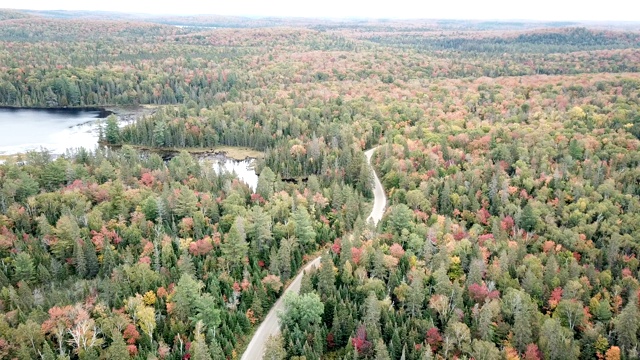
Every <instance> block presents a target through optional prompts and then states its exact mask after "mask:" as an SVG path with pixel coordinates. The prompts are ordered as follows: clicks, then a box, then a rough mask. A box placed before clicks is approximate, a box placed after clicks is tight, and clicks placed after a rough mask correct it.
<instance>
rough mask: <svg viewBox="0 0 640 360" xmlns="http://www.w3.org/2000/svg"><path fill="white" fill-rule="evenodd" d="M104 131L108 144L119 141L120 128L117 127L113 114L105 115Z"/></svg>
mask: <svg viewBox="0 0 640 360" xmlns="http://www.w3.org/2000/svg"><path fill="white" fill-rule="evenodd" d="M104 132H105V138H106V140H107V142H108V143H109V144H117V143H119V142H120V128H118V118H117V117H116V116H115V115H109V117H107V125H106V127H105V130H104Z"/></svg>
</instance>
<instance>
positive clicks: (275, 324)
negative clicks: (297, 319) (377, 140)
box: [241, 148, 387, 360]
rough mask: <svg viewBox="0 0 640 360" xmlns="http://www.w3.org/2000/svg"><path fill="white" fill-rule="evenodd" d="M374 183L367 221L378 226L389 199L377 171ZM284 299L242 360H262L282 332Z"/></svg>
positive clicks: (296, 289) (296, 283) (295, 287)
mask: <svg viewBox="0 0 640 360" xmlns="http://www.w3.org/2000/svg"><path fill="white" fill-rule="evenodd" d="M375 150H376V148H373V149H370V150H367V151H366V152H365V153H364V154H365V155H366V156H367V161H368V162H369V165H371V156H372V155H373V152H374V151H375ZM373 181H374V189H373V195H374V197H375V198H374V202H373V209H372V210H371V214H370V215H369V217H368V218H367V221H373V223H374V224H375V225H377V224H378V222H379V221H380V219H382V215H383V214H384V208H385V206H386V204H387V197H386V196H385V194H384V189H383V188H382V184H381V183H380V180H379V179H378V176H377V175H376V172H375V170H374V171H373ZM318 264H320V257H317V258H316V259H314V260H313V261H312V262H310V263H309V264H307V266H305V267H304V269H302V270H301V271H300V273H298V276H296V278H295V279H294V280H293V282H291V284H290V285H289V287H288V288H287V289H286V290H285V291H284V293H287V292H291V291H293V292H295V293H298V292H299V291H300V283H301V282H302V276H303V275H304V272H305V271H307V270H309V269H311V268H312V267H314V268H315V267H317V266H318ZM284 293H283V294H282V295H284ZM283 299H284V296H280V298H279V299H278V301H276V303H275V304H274V305H273V307H272V308H271V310H269V313H268V314H267V316H266V317H265V318H264V321H263V322H262V324H260V327H258V330H256V332H255V333H254V334H253V338H251V342H250V343H249V345H248V346H247V349H246V350H245V351H244V354H242V358H241V360H257V359H262V357H263V355H264V351H265V348H266V344H267V339H269V336H272V335H274V336H275V335H277V334H278V333H279V332H280V321H279V319H278V313H279V312H281V311H283V310H284V300H283Z"/></svg>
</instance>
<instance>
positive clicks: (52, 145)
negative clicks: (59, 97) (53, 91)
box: [0, 109, 106, 155]
mask: <svg viewBox="0 0 640 360" xmlns="http://www.w3.org/2000/svg"><path fill="white" fill-rule="evenodd" d="M101 115H102V116H105V115H106V114H104V112H100V111H90V110H35V109H0V155H8V154H16V153H21V152H26V151H28V150H39V149H40V148H41V147H42V148H45V149H48V150H49V151H51V152H52V153H53V154H63V153H64V152H65V150H67V149H70V148H79V147H84V148H87V149H93V148H94V147H95V146H96V143H97V141H98V122H97V120H98V119H99V118H100V116H101Z"/></svg>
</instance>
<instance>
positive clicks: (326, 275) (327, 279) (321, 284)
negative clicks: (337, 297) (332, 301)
mask: <svg viewBox="0 0 640 360" xmlns="http://www.w3.org/2000/svg"><path fill="white" fill-rule="evenodd" d="M321 264H322V265H321V267H320V271H319V272H318V293H319V294H322V297H323V298H327V297H329V296H331V295H332V294H333V293H334V292H335V291H336V285H335V283H336V277H335V274H334V272H333V270H334V265H333V259H331V256H329V255H327V256H323V257H322V259H321Z"/></svg>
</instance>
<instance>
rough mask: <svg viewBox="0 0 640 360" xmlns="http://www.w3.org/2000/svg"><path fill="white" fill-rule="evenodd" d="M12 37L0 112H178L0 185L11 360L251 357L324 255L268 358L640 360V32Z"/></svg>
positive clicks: (82, 28)
mask: <svg viewBox="0 0 640 360" xmlns="http://www.w3.org/2000/svg"><path fill="white" fill-rule="evenodd" d="M3 16H4V18H5V19H8V20H2V22H1V23H0V24H1V25H2V26H0V50H1V51H0V64H1V65H0V67H1V68H2V71H1V72H0V104H2V105H5V106H43V107H60V106H89V105H91V106H100V105H114V104H115V105H138V104H150V105H155V106H156V109H157V110H156V111H155V112H154V113H153V114H151V115H146V116H144V117H142V118H140V119H137V120H136V121H135V122H133V123H131V124H129V125H127V126H123V127H120V126H119V124H118V123H117V120H116V118H114V117H112V118H110V119H109V120H107V121H106V122H105V123H104V124H103V125H101V126H102V130H101V131H102V140H103V142H102V143H103V144H114V145H118V147H121V149H119V150H110V149H108V148H98V149H97V150H95V151H88V150H85V149H75V150H72V151H69V152H68V153H67V154H65V155H64V156H60V157H58V158H55V159H53V158H52V157H51V156H50V155H49V154H47V153H46V152H44V153H43V152H33V153H29V154H26V155H23V156H22V157H21V158H20V159H19V160H24V162H15V161H11V160H9V161H7V162H6V163H4V164H1V165H0V357H2V358H18V359H32V358H42V359H46V360H51V359H123V358H135V359H187V358H191V359H194V360H195V359H198V360H200V359H204V360H208V359H215V360H217V359H236V358H239V357H240V356H241V352H242V350H243V348H244V346H245V345H246V344H247V343H248V340H249V336H250V334H251V332H252V330H253V329H254V328H255V327H256V326H257V325H258V324H259V322H260V321H261V319H262V318H263V317H264V315H265V314H266V312H267V311H268V310H269V308H270V306H271V305H272V304H273V303H274V302H275V301H276V299H277V298H278V297H279V296H280V295H281V294H282V293H283V288H284V286H285V284H286V282H287V280H289V279H291V278H292V277H293V276H294V275H295V274H296V272H297V271H298V270H299V268H300V267H301V265H302V264H303V263H304V262H305V261H306V260H308V259H309V256H310V255H311V254H314V253H316V252H318V251H321V250H324V251H325V255H324V256H323V257H322V263H321V266H320V267H319V268H318V269H317V270H314V271H311V272H309V273H308V274H305V276H304V277H303V283H302V287H301V292H300V294H299V295H288V296H287V297H286V298H285V299H284V304H285V311H284V312H283V313H282V314H281V315H280V317H281V318H280V320H281V324H282V334H281V336H279V337H276V338H272V339H270V340H269V343H268V346H267V353H266V356H267V358H268V359H274V360H275V359H277V360H281V359H295V360H302V359H306V360H312V359H375V360H386V359H393V360H399V359H404V360H423V359H509V360H515V359H527V360H535V359H607V360H614V359H636V358H638V357H640V355H639V349H638V346H639V344H638V338H639V335H640V333H639V330H640V327H639V326H638V324H640V309H639V308H638V307H639V306H640V284H639V283H638V272H639V270H640V269H639V266H640V262H639V260H638V252H639V250H640V248H639V245H638V241H637V239H638V238H639V236H640V233H638V231H639V229H638V225H637V224H639V222H638V219H637V217H638V215H637V214H638V209H639V206H640V181H639V179H640V172H639V171H638V165H640V155H639V153H638V149H639V147H640V140H639V138H640V75H639V74H638V73H637V71H638V68H637V66H638V63H640V61H639V59H640V58H639V55H640V52H639V49H638V34H637V33H636V32H633V31H626V32H624V31H611V30H598V29H592V28H580V27H578V28H576V27H569V28H550V29H535V27H536V26H537V25H536V24H533V25H527V26H524V28H525V30H522V29H521V28H523V26H521V25H518V24H515V25H513V26H511V25H500V24H487V25H477V24H476V25H473V24H471V25H468V26H463V27H461V26H462V25H461V24H460V23H457V22H452V23H451V24H449V25H447V26H449V27H447V28H446V29H442V28H439V27H438V25H437V24H436V25H434V24H430V23H429V24H426V23H420V22H407V23H402V24H400V25H399V24H397V23H384V22H371V23H364V24H363V23H360V24H352V25H350V24H335V23H333V24H331V23H328V24H323V25H318V23H316V22H311V23H310V24H302V23H301V22H296V21H292V22H291V23H290V24H289V25H290V26H287V27H268V26H265V27H260V28H257V27H256V28H242V29H240V28H233V29H231V28H217V29H204V28H189V27H173V26H169V25H159V24H150V23H142V22H138V21H134V20H131V21H129V20H128V21H113V20H112V21H104V20H101V21H95V20H86V19H72V20H61V19H45V18H39V17H36V18H35V19H34V18H30V19H20V16H15V15H12V14H8V15H3ZM9 18H10V19H9ZM185 21H187V20H185ZM193 21H204V20H202V19H195V20H193ZM502 26H504V27H505V28H508V29H506V30H495V29H496V28H500V29H502ZM487 27H488V28H487ZM513 27H515V28H516V30H517V31H515V30H513ZM506 52H508V53H506ZM222 145H224V146H242V147H249V148H252V149H254V150H259V151H262V152H263V153H264V158H263V159H259V160H257V161H256V164H255V165H256V168H257V170H258V171H259V181H258V184H257V189H256V191H255V192H253V191H251V190H250V188H249V187H248V186H247V185H245V184H243V183H242V182H240V181H238V180H237V179H236V178H235V177H234V176H233V175H230V174H217V173H216V172H215V171H213V168H212V167H211V166H210V164H207V163H206V162H202V161H199V160H198V159H197V158H194V157H192V156H191V155H189V154H188V153H187V152H181V153H180V154H179V155H178V156H176V157H174V158H173V159H171V160H169V161H166V162H165V161H163V160H162V158H160V157H159V156H158V155H155V154H153V153H146V152H145V153H141V152H138V151H136V150H134V149H135V148H136V147H138V146H141V147H145V148H163V149H167V148H170V149H184V150H190V149H194V148H213V147H217V146H222ZM378 145H379V147H378V149H377V151H376V153H375V155H374V158H373V165H374V168H375V169H376V170H377V172H378V175H379V177H380V178H381V181H382V183H383V185H384V188H385V191H386V192H387V196H388V199H389V203H388V206H387V210H386V212H385V215H384V217H383V219H382V222H381V224H380V225H379V226H378V227H377V228H376V227H373V226H371V225H368V224H365V222H364V218H365V217H366V214H368V204H369V203H370V200H371V196H372V193H371V172H370V170H371V168H370V167H369V166H368V165H367V163H366V160H365V157H364V153H363V150H365V149H368V148H372V147H375V146H378ZM282 179H286V180H291V181H283V180H282Z"/></svg>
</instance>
